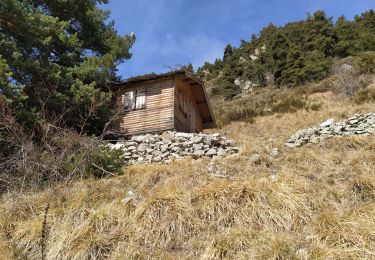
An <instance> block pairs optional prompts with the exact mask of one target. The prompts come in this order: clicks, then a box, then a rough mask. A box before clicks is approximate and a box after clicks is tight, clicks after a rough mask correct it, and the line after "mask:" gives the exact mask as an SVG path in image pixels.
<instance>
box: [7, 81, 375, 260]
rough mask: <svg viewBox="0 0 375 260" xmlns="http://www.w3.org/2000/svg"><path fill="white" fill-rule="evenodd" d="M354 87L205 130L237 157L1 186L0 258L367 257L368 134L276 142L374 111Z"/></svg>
mask: <svg viewBox="0 0 375 260" xmlns="http://www.w3.org/2000/svg"><path fill="white" fill-rule="evenodd" d="M311 88H312V89H314V87H311ZM364 91H367V92H366V93H367V94H368V93H373V92H371V91H373V87H369V88H365V89H364ZM312 92H313V91H312ZM321 92H323V91H321ZM363 93H364V92H362V99H358V97H359V96H358V95H357V96H356V97H357V98H354V99H353V98H348V97H346V96H344V95H338V94H334V93H333V92H332V91H329V90H327V91H324V92H323V93H309V94H306V95H307V97H306V98H307V99H308V100H309V102H310V103H316V104H320V105H319V109H315V110H312V109H309V110H306V109H305V108H301V109H298V110H296V111H293V112H288V113H280V112H275V113H273V114H269V115H262V116H258V115H255V116H254V117H253V118H252V122H232V123H229V124H226V125H225V126H224V127H223V128H222V129H214V130H213V131H214V132H216V131H219V132H220V133H221V134H223V135H225V136H228V137H230V138H232V139H234V140H235V141H236V142H237V144H238V145H239V147H240V153H239V155H232V156H229V157H227V158H224V159H220V160H216V161H212V162H211V161H209V160H207V159H201V160H197V161H194V160H191V159H184V160H181V161H175V162H173V163H170V164H169V165H159V164H145V165H133V166H129V167H126V168H124V169H123V174H122V175H121V176H119V177H112V178H106V179H86V180H81V181H75V182H73V183H72V184H71V185H69V186H60V187H58V188H55V187H54V186H51V187H50V188H45V189H43V190H40V191H39V192H34V193H23V194H19V193H18V192H10V193H8V194H4V195H3V196H2V197H1V201H0V212H1V213H0V226H1V229H0V258H1V259H12V258H28V259H40V258H41V256H42V254H44V256H45V257H46V259H67V258H71V259H103V258H106V257H109V258H115V259H116V258H117V259H124V258H125V259H135V258H136V259H192V258H202V259H233V258H236V259H252V258H257V259H311V258H312V259H371V258H374V257H375V253H374V251H373V249H374V247H375V233H374V230H375V226H374V223H375V218H374V216H375V204H374V198H375V193H374V191H375V189H374V188H375V176H374V172H373V169H374V167H375V157H374V149H375V136H362V137H343V138H332V139H327V140H325V141H323V142H321V143H320V144H312V145H305V146H302V147H300V148H294V149H289V148H287V147H285V145H284V143H285V142H286V140H288V138H289V137H290V136H291V135H292V134H294V133H295V132H296V131H297V130H298V129H301V128H306V127H312V126H316V125H319V124H320V123H321V122H323V121H325V120H326V119H328V118H334V119H336V120H337V121H340V120H343V119H346V118H349V117H351V116H352V115H354V114H356V113H366V112H374V103H373V102H374V100H371V98H370V99H369V98H368V97H371V95H366V97H367V98H363V97H364V94H363ZM372 97H373V94H372ZM359 100H362V101H359ZM273 148H278V149H279V153H278V154H273V155H272V156H271V152H272V150H273Z"/></svg>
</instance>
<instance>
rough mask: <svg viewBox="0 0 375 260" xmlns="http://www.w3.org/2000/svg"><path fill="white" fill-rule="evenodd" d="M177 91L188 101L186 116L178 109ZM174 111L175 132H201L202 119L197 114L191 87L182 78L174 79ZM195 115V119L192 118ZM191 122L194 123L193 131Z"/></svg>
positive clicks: (197, 110)
mask: <svg viewBox="0 0 375 260" xmlns="http://www.w3.org/2000/svg"><path fill="white" fill-rule="evenodd" d="M178 91H181V93H182V94H183V95H184V96H185V97H186V98H187V99H188V100H189V102H188V104H189V107H188V110H189V112H188V115H187V117H185V115H184V114H183V113H182V111H181V110H180V109H179V100H178ZM174 100H175V102H174V109H175V113H174V114H175V115H174V116H175V128H176V130H177V131H182V132H198V133H199V132H202V130H203V128H202V118H201V116H200V113H199V109H198V105H197V103H196V100H195V98H194V95H193V93H192V89H191V86H190V85H189V84H188V83H187V82H184V81H183V79H182V78H178V77H177V78H176V88H175V98H174ZM193 110H194V112H195V113H194V112H193ZM194 115H195V117H194ZM192 120H194V121H195V129H192Z"/></svg>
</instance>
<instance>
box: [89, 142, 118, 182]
mask: <svg viewBox="0 0 375 260" xmlns="http://www.w3.org/2000/svg"><path fill="white" fill-rule="evenodd" d="M88 163H89V167H88V172H89V173H90V174H92V175H93V176H95V177H99V178H102V177H105V176H107V175H118V174H120V173H121V170H122V167H123V165H124V152H123V150H121V149H111V148H109V147H108V146H105V145H102V146H101V148H100V149H96V150H94V151H93V152H92V153H91V154H90V159H89V160H88Z"/></svg>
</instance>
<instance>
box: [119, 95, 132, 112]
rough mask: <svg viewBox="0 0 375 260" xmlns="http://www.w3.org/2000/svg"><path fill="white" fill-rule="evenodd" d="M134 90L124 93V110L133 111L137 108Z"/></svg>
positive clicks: (122, 100) (122, 99)
mask: <svg viewBox="0 0 375 260" xmlns="http://www.w3.org/2000/svg"><path fill="white" fill-rule="evenodd" d="M134 101H135V100H134V91H128V92H125V93H124V94H122V96H121V102H122V105H123V107H124V111H131V110H133V109H134V108H135V102H134Z"/></svg>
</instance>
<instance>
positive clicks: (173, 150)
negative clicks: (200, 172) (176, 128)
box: [110, 132, 239, 165]
mask: <svg viewBox="0 0 375 260" xmlns="http://www.w3.org/2000/svg"><path fill="white" fill-rule="evenodd" d="M110 147H111V148H116V149H122V150H123V151H124V152H125V163H126V164H127V165H131V164H136V163H151V162H162V163H169V162H171V161H173V160H176V159H179V158H182V157H186V156H190V157H192V158H194V159H198V158H201V157H211V158H212V157H214V156H219V157H224V156H228V155H231V154H235V153H238V151H239V149H238V147H236V146H235V143H234V142H233V141H232V140H229V139H227V138H225V137H223V136H221V135H220V134H218V133H217V134H202V133H200V134H192V133H179V132H164V133H162V134H146V135H139V136H133V137H131V139H130V140H127V141H123V142H118V143H116V144H110Z"/></svg>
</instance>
